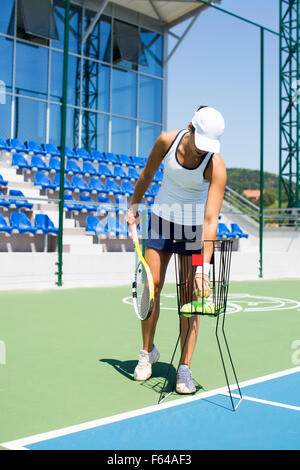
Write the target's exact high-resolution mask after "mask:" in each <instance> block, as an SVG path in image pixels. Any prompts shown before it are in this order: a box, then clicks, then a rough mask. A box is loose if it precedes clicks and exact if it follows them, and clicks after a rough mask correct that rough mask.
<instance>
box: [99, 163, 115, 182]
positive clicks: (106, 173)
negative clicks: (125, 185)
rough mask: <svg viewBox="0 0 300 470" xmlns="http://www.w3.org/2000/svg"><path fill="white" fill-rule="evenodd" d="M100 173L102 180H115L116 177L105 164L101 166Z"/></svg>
mask: <svg viewBox="0 0 300 470" xmlns="http://www.w3.org/2000/svg"><path fill="white" fill-rule="evenodd" d="M98 173H99V175H100V176H101V178H111V179H113V178H114V175H113V174H112V172H111V171H110V169H109V168H108V167H107V166H106V165H105V164H104V163H100V164H99V166H98Z"/></svg>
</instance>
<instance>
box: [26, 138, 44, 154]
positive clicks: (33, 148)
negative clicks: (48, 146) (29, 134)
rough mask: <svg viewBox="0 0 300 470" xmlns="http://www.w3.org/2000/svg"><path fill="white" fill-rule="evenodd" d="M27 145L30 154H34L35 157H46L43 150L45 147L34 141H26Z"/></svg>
mask: <svg viewBox="0 0 300 470" xmlns="http://www.w3.org/2000/svg"><path fill="white" fill-rule="evenodd" d="M25 145H26V147H27V149H28V153H30V154H31V153H33V154H34V155H43V156H45V155H46V152H45V150H44V149H43V147H42V146H41V145H40V144H38V143H37V142H35V141H34V140H28V141H26V142H25Z"/></svg>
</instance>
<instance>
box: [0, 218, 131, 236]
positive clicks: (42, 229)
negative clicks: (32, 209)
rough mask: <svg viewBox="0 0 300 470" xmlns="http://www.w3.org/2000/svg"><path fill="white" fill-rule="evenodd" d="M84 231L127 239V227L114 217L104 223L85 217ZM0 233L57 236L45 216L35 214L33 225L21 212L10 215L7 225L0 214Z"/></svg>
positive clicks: (52, 224) (50, 222) (56, 231)
mask: <svg viewBox="0 0 300 470" xmlns="http://www.w3.org/2000/svg"><path fill="white" fill-rule="evenodd" d="M86 231H87V233H92V234H95V235H97V236H100V235H102V236H104V237H115V236H116V237H119V236H124V237H125V238H127V237H128V226H127V224H125V223H124V224H122V223H121V221H120V220H119V219H118V218H117V217H114V216H108V217H107V218H106V219H105V221H103V220H102V221H100V219H99V218H98V217H97V216H90V215H89V216H87V220H86ZM0 233H7V234H14V233H17V234H31V235H37V234H43V235H48V234H52V235H58V228H57V227H55V226H54V223H53V222H52V220H51V219H50V218H49V216H48V215H46V214H36V215H35V218H34V224H32V223H31V222H30V219H29V218H28V217H27V216H26V215H25V214H24V213H22V212H12V213H11V215H10V220H9V223H7V221H6V220H5V218H4V216H3V215H2V214H0Z"/></svg>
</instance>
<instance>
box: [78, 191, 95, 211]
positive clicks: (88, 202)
mask: <svg viewBox="0 0 300 470" xmlns="http://www.w3.org/2000/svg"><path fill="white" fill-rule="evenodd" d="M78 201H81V202H82V204H80V206H81V212H97V205H96V204H95V202H94V201H93V199H92V198H91V196H87V195H85V194H80V196H79V198H78Z"/></svg>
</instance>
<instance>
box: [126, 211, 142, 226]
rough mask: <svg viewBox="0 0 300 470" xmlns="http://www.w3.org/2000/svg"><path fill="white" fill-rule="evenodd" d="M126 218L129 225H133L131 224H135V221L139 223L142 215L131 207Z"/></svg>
mask: <svg viewBox="0 0 300 470" xmlns="http://www.w3.org/2000/svg"><path fill="white" fill-rule="evenodd" d="M125 220H126V222H127V224H128V225H131V224H134V223H136V224H137V225H139V223H140V215H139V213H138V212H137V211H134V210H133V209H132V207H130V209H128V211H127V212H126V216H125Z"/></svg>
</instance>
